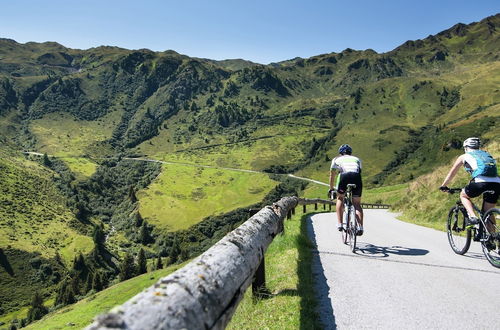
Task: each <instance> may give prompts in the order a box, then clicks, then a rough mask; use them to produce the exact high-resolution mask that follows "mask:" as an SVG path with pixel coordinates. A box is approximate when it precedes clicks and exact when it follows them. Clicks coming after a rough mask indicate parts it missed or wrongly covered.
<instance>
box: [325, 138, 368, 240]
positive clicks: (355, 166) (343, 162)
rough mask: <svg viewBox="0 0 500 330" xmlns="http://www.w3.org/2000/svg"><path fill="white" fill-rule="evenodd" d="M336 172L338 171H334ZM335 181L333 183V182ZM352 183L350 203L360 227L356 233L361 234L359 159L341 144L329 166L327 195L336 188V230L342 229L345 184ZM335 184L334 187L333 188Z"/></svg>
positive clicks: (345, 145)
mask: <svg viewBox="0 0 500 330" xmlns="http://www.w3.org/2000/svg"><path fill="white" fill-rule="evenodd" d="M336 172H338V173H336ZM334 183H335V184H334ZM349 183H353V184H355V185H356V188H354V189H353V192H352V196H353V197H352V203H353V205H354V208H355V209H356V216H357V218H358V223H359V225H360V227H359V228H358V230H357V232H356V235H358V236H361V235H363V209H362V208H361V194H362V192H363V183H362V180H361V160H360V159H359V158H358V157H355V156H352V148H351V147H350V146H349V145H348V144H343V145H341V146H340V148H339V156H337V157H335V158H334V159H333V160H332V165H331V166H330V190H329V191H328V195H329V196H330V194H331V193H332V192H333V191H334V190H335V189H336V190H337V230H338V231H342V230H343V227H342V214H343V213H344V196H345V191H346V189H347V184H349ZM334 186H335V189H334Z"/></svg>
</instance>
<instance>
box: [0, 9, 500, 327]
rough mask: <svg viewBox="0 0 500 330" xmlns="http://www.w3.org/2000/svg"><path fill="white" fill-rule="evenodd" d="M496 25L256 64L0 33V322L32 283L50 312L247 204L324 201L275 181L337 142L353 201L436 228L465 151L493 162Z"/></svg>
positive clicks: (322, 166) (499, 81)
mask: <svg viewBox="0 0 500 330" xmlns="http://www.w3.org/2000/svg"><path fill="white" fill-rule="evenodd" d="M499 31H500V15H498V14H497V15H495V16H490V17H487V18H485V19H483V20H482V21H480V22H477V23H472V24H470V25H464V24H457V25H455V26H453V27H451V28H450V29H448V30H445V31H442V32H439V33H437V34H435V35H431V36H429V37H427V38H425V39H422V40H410V41H407V42H406V43H404V44H402V45H401V46H399V47H397V48H396V49H394V50H392V51H390V52H387V53H382V54H379V53H376V52H375V51H373V50H361V51H360V50H353V49H345V50H344V51H342V52H340V53H330V54H321V55H317V56H313V57H311V58H295V59H291V60H287V61H283V62H279V63H272V64H269V65H260V64H257V63H252V62H249V61H241V60H227V61H212V60H207V59H199V58H190V57H188V56H185V55H181V54H178V53H176V52H174V51H165V52H153V51H150V50H147V49H140V50H127V49H122V48H118V47H107V46H102V47H97V48H91V49H87V50H77V49H70V48H66V47H64V46H63V45H60V44H57V43H54V42H47V43H26V44H21V43H18V42H16V41H14V40H10V39H0V143H1V146H0V169H1V170H0V180H1V185H0V186H1V189H2V193H1V195H0V260H1V266H2V267H0V291H1V295H0V323H3V324H2V325H0V328H2V327H5V326H7V325H9V324H10V323H11V322H12V320H13V319H14V318H15V319H18V322H21V319H25V318H26V315H27V310H28V308H27V306H29V304H30V301H31V299H32V295H33V293H34V292H35V291H39V293H40V294H41V295H42V297H43V299H44V301H45V302H46V304H47V305H48V306H50V307H51V308H53V309H54V310H57V309H58V308H62V307H63V306H64V305H68V304H69V301H72V299H69V298H68V295H69V293H67V292H69V291H67V290H69V289H68V287H70V286H71V287H72V290H73V293H72V294H73V300H74V301H77V300H82V299H85V298H87V299H88V298H89V297H92V296H93V295H94V294H96V293H97V292H98V291H100V290H99V289H98V288H100V289H101V290H102V289H103V288H104V287H106V286H113V285H115V284H118V283H119V282H120V276H121V275H120V274H121V271H122V270H123V267H125V266H124V260H126V259H127V256H132V258H136V259H138V255H139V253H140V251H142V253H143V254H144V256H145V258H146V259H147V264H148V267H149V268H148V269H149V270H156V264H155V262H156V260H157V258H161V259H162V260H163V262H164V263H165V264H166V265H169V266H170V267H175V266H176V265H178V264H180V263H182V262H184V261H186V260H189V259H190V258H193V257H195V256H196V255H198V254H200V253H201V252H202V251H204V250H206V248H208V247H209V246H211V245H212V244H214V243H215V242H216V241H217V240H218V239H220V238H221V237H223V236H224V235H225V233H227V232H229V231H230V230H232V229H234V228H236V227H237V226H238V225H239V224H240V223H242V222H243V221H244V220H246V219H247V218H248V216H249V209H252V208H259V207H262V206H264V205H269V204H271V203H272V202H274V201H276V200H277V199H279V198H280V197H282V196H286V195H293V194H297V195H300V196H302V197H309V198H325V196H326V191H327V188H326V187H325V186H323V185H321V184H317V183H314V182H307V181H304V180H300V179H297V178H294V177H293V176H288V175H287V174H293V175H295V176H297V177H302V178H307V179H310V180H316V181H319V182H328V174H329V166H330V162H331V159H332V158H333V157H334V156H335V155H336V154H337V149H338V147H339V145H341V144H343V143H348V144H350V145H351V146H352V147H353V149H354V154H355V155H356V156H358V157H360V158H361V159H362V160H363V179H364V183H365V187H366V192H365V195H364V201H366V202H371V203H374V202H378V203H387V204H391V205H393V210H394V211H398V212H401V217H402V219H405V220H407V221H411V222H415V223H418V224H423V225H426V226H429V227H433V228H441V229H442V219H439V215H440V214H443V210H444V209H446V208H448V206H449V203H453V201H452V200H450V201H443V198H442V195H439V194H440V193H439V191H438V190H437V188H438V187H439V185H440V183H441V181H442V178H443V176H444V175H445V173H446V170H447V169H448V168H449V166H450V165H451V162H452V160H453V159H455V157H456V156H458V155H459V154H460V153H461V152H462V141H463V140H464V139H465V138H466V137H469V136H478V137H480V138H481V139H482V141H483V142H484V145H485V148H486V149H487V150H489V151H490V152H491V153H492V154H493V155H494V157H495V158H496V159H497V160H498V158H499V157H500V149H499V141H500V133H499V130H498V121H499V117H500V32H499ZM23 152H36V153H39V155H33V154H31V155H30V154H23ZM137 159H143V160H145V159H146V160H151V161H137ZM465 180H466V178H465V175H464V176H463V177H461V178H460V179H459V180H457V181H456V182H457V184H458V183H459V182H460V183H463V182H465ZM80 256H81V258H80ZM79 260H80V261H81V260H83V262H80V261H79ZM156 271H158V270H156ZM134 272H135V270H134ZM135 275H139V274H137V273H134V276H135ZM96 277H98V278H101V277H102V282H103V283H98V284H101V285H98V286H97V287H98V288H97V287H95V286H93V284H92V281H93V279H94V278H96ZM47 283H48V284H47ZM104 283H105V285H103V284H104ZM70 296H71V295H70ZM63 298H64V299H63ZM70 298H71V297H70ZM68 299H69V300H68ZM18 311H23V312H22V313H20V314H16V313H17V312H18ZM14 315H15V316H14Z"/></svg>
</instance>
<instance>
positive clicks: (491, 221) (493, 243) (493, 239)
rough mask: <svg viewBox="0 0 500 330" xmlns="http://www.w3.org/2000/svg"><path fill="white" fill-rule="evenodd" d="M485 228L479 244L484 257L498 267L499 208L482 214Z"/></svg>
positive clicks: (499, 252)
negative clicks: (482, 238)
mask: <svg viewBox="0 0 500 330" xmlns="http://www.w3.org/2000/svg"><path fill="white" fill-rule="evenodd" d="M484 219H486V220H485V223H486V230H485V235H484V240H481V246H482V248H483V253H484V256H485V257H486V259H488V261H489V262H490V264H492V265H493V266H495V267H497V268H500V210H499V209H490V210H488V212H486V214H485V215H484Z"/></svg>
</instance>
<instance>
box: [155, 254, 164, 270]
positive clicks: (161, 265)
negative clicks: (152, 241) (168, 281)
mask: <svg viewBox="0 0 500 330" xmlns="http://www.w3.org/2000/svg"><path fill="white" fill-rule="evenodd" d="M162 268H163V262H162V261H161V256H160V255H158V258H157V259H156V269H162Z"/></svg>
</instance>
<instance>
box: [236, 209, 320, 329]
mask: <svg viewBox="0 0 500 330" xmlns="http://www.w3.org/2000/svg"><path fill="white" fill-rule="evenodd" d="M297 210H298V208H297ZM307 216H308V215H303V214H302V213H301V212H297V213H296V214H295V215H294V216H293V217H292V219H291V220H286V221H285V234H284V235H279V236H277V237H276V238H275V239H274V241H273V243H272V244H271V245H270V246H269V248H268V250H267V252H266V285H267V288H268V289H269V290H270V292H271V295H270V296H269V297H268V298H265V299H254V298H253V297H252V292H251V291H252V290H251V288H249V289H248V290H247V292H246V293H245V297H244V298H243V300H242V301H241V303H240V305H239V306H238V309H237V310H236V313H235V315H234V316H233V319H232V320H231V322H230V323H229V325H228V327H227V329H239V330H240V329H319V328H321V325H320V324H319V321H318V317H317V313H316V311H315V309H316V305H317V302H316V301H315V297H314V290H313V275H312V273H311V261H312V254H311V247H312V243H311V241H310V240H309V239H308V237H307V232H306V221H305V219H306V217H307Z"/></svg>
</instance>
